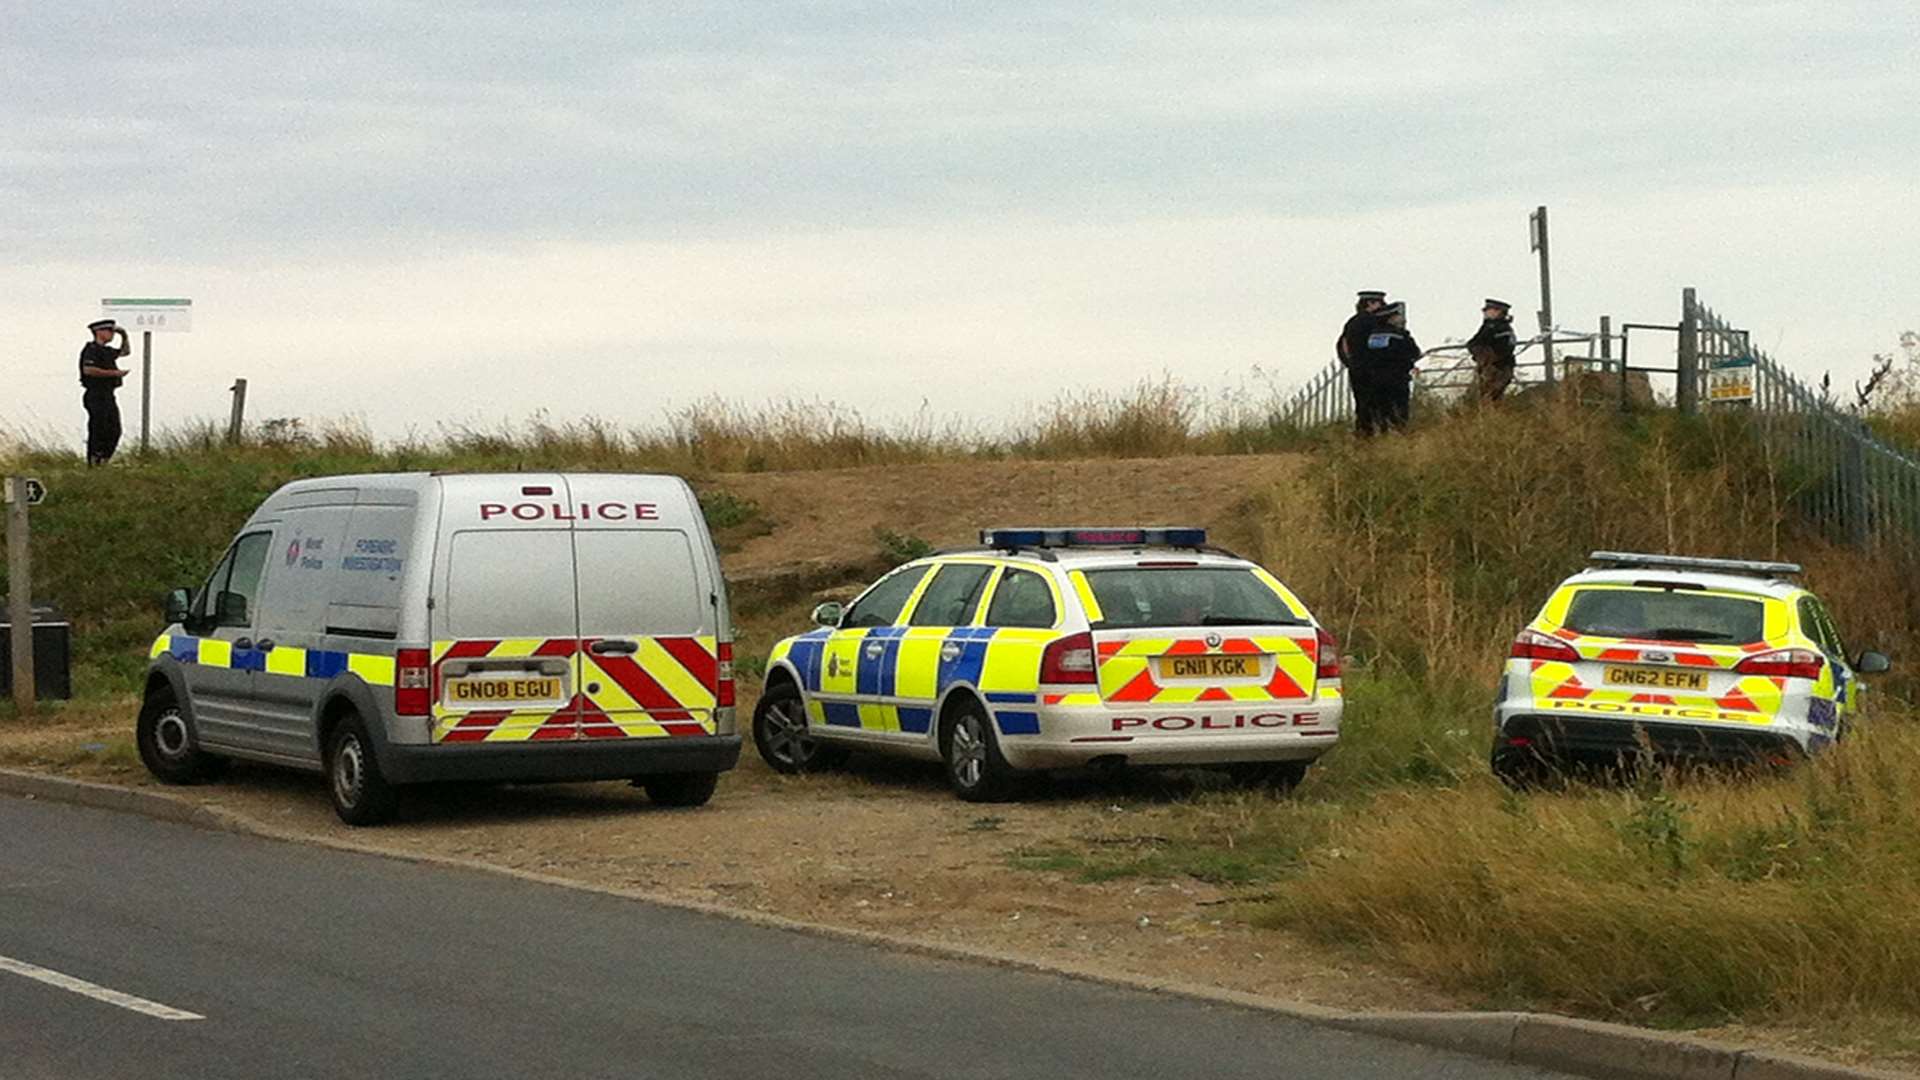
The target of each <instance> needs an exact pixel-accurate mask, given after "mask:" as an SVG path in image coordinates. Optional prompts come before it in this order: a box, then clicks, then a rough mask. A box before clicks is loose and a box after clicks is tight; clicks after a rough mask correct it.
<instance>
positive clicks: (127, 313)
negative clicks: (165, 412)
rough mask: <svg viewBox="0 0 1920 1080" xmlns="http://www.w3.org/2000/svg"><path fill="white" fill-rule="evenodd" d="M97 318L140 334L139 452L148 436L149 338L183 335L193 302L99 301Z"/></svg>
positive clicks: (190, 322)
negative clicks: (130, 328)
mask: <svg viewBox="0 0 1920 1080" xmlns="http://www.w3.org/2000/svg"><path fill="white" fill-rule="evenodd" d="M100 317H101V318H103V319H112V320H113V321H115V322H117V323H119V324H120V325H122V326H131V327H133V328H134V329H136V330H138V331H140V450H141V452H143V453H144V452H145V451H146V449H147V443H148V439H149V437H150V435H151V434H152V415H153V335H154V334H155V333H156V332H157V333H162V334H184V333H186V332H188V331H189V330H192V329H193V301H191V300H179V299H173V300H153V299H145V300H142V299H131V300H130V299H114V298H111V297H109V298H106V299H102V300H101V301H100Z"/></svg>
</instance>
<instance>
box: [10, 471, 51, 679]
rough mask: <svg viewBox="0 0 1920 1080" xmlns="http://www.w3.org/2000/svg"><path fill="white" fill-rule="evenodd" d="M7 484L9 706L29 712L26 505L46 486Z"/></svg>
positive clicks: (21, 480) (22, 481) (18, 479)
mask: <svg viewBox="0 0 1920 1080" xmlns="http://www.w3.org/2000/svg"><path fill="white" fill-rule="evenodd" d="M6 484H7V619H8V621H9V622H10V623H11V624H12V625H11V627H10V629H9V631H8V633H7V637H8V638H9V639H11V641H10V643H11V645H12V650H11V651H12V653H13V707H14V708H15V709H18V710H19V712H20V715H22V716H26V715H27V714H29V713H31V712H33V701H34V686H33V562H32V542H31V537H30V536H29V534H28V531H27V508H28V507H29V506H33V505H35V504H37V503H39V501H40V500H41V499H43V498H45V497H46V494H47V489H46V486H45V485H43V484H41V483H40V481H38V480H35V479H33V478H31V477H26V476H9V477H7V480H6Z"/></svg>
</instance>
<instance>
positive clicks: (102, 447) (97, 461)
mask: <svg viewBox="0 0 1920 1080" xmlns="http://www.w3.org/2000/svg"><path fill="white" fill-rule="evenodd" d="M80 403H81V404H83V405H85V406H86V407H87V464H89V465H105V464H106V463H107V462H108V461H110V460H112V459H113V452H114V451H115V450H118V449H120V403H119V402H118V401H115V400H114V397H113V391H111V390H89V391H87V392H86V393H85V394H84V395H83V396H82V397H81V398H80Z"/></svg>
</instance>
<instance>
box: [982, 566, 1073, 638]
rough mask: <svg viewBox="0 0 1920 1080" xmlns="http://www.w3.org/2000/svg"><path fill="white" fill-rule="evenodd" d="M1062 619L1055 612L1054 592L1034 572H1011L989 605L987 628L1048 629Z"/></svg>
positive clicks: (1002, 579) (1002, 581)
mask: <svg viewBox="0 0 1920 1080" xmlns="http://www.w3.org/2000/svg"><path fill="white" fill-rule="evenodd" d="M1058 618H1059V616H1058V615H1057V614H1056V613H1055V611H1054V610H1053V590H1052V589H1049V588H1047V583H1046V580H1045V579H1044V578H1042V577H1041V576H1040V575H1039V574H1036V573H1034V572H1033V571H1031V570H1008V571H1007V573H1006V576H1005V577H1002V578H1001V579H1000V587H999V588H997V589H995V590H993V603H991V604H989V605H987V625H988V626H1017V627H1026V628H1028V629H1034V630H1045V629H1048V628H1050V627H1052V626H1053V624H1054V622H1055V621H1056V620H1057V619H1058Z"/></svg>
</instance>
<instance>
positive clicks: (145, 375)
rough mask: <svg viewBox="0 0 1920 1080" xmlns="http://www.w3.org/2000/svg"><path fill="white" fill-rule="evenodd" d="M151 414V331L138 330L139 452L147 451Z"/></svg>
mask: <svg viewBox="0 0 1920 1080" xmlns="http://www.w3.org/2000/svg"><path fill="white" fill-rule="evenodd" d="M152 414H153V331H151V330H142V331H140V452H141V453H143V454H144V453H146V452H147V432H148V430H149V428H148V423H147V418H148V417H149V416H151V415H152Z"/></svg>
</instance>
